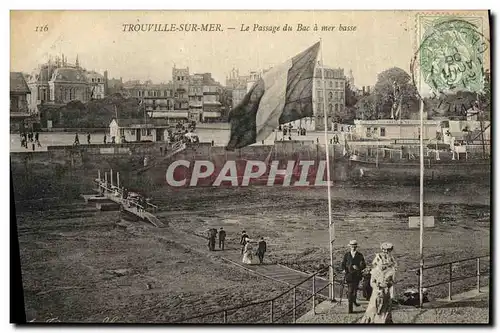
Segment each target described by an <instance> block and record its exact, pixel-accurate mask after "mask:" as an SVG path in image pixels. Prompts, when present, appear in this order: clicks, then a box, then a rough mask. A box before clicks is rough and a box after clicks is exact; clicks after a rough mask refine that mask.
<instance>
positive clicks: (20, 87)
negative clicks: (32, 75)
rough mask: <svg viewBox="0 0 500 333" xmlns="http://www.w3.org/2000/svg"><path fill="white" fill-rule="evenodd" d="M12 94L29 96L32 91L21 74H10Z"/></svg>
mask: <svg viewBox="0 0 500 333" xmlns="http://www.w3.org/2000/svg"><path fill="white" fill-rule="evenodd" d="M10 92H16V93H24V94H28V93H29V92H30V89H29V88H28V84H27V83H26V80H25V79H24V75H23V73H21V72H10Z"/></svg>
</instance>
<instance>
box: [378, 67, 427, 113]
mask: <svg viewBox="0 0 500 333" xmlns="http://www.w3.org/2000/svg"><path fill="white" fill-rule="evenodd" d="M394 84H396V86H397V87H398V88H399V94H400V97H401V113H402V114H401V118H402V119H407V118H410V116H411V113H413V112H417V111H418V110H419V107H418V106H419V103H418V97H417V89H416V88H415V86H414V85H413V84H412V81H411V77H410V75H409V74H408V73H406V72H405V71H404V70H402V69H401V68H397V67H393V68H389V69H387V70H385V71H383V72H381V73H379V74H378V75H377V83H376V84H375V89H374V90H375V92H374V94H375V105H376V108H375V110H376V111H375V119H388V118H391V109H392V107H393V105H394V102H395V96H394Z"/></svg>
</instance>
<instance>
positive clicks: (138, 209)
mask: <svg viewBox="0 0 500 333" xmlns="http://www.w3.org/2000/svg"><path fill="white" fill-rule="evenodd" d="M113 180H114V179H113V170H110V172H109V181H108V172H105V173H104V179H102V178H101V170H97V178H96V179H94V183H95V184H96V185H97V187H96V188H94V191H95V192H96V193H97V194H96V195H82V197H83V198H84V199H85V201H86V202H87V203H92V202H95V203H96V207H97V209H99V210H113V209H115V208H118V209H122V210H123V211H126V212H127V213H129V214H132V215H134V216H137V217H139V218H140V219H141V220H144V221H148V222H149V223H151V224H152V225H154V226H155V227H157V228H163V227H165V225H164V224H163V222H161V221H160V220H159V219H158V218H157V217H156V216H155V215H154V213H156V211H157V210H158V206H156V205H154V204H152V203H151V202H149V199H146V198H142V196H140V195H138V194H135V195H133V194H134V193H133V192H130V193H125V191H124V190H123V188H122V187H120V173H119V172H116V185H115V184H114V182H113Z"/></svg>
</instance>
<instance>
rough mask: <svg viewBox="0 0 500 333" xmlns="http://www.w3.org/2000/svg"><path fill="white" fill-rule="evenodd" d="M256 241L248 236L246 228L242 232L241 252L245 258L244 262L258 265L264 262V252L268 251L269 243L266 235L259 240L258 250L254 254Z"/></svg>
mask: <svg viewBox="0 0 500 333" xmlns="http://www.w3.org/2000/svg"><path fill="white" fill-rule="evenodd" d="M255 243H257V242H255V241H253V240H252V239H250V236H248V234H247V233H246V231H245V230H243V231H242V232H241V238H240V245H241V254H242V255H243V259H242V260H241V261H242V262H243V263H244V264H247V265H256V264H263V263H264V254H265V253H266V251H267V243H266V241H265V240H264V237H261V238H260V240H259V242H258V243H257V244H256V245H257V250H256V251H255V254H254V246H255ZM257 260H258V261H257Z"/></svg>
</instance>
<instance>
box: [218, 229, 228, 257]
mask: <svg viewBox="0 0 500 333" xmlns="http://www.w3.org/2000/svg"><path fill="white" fill-rule="evenodd" d="M225 241H226V232H225V231H224V229H223V228H222V227H220V230H219V249H222V251H224V242H225Z"/></svg>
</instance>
